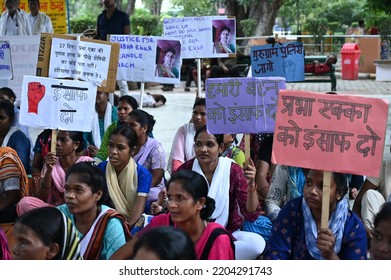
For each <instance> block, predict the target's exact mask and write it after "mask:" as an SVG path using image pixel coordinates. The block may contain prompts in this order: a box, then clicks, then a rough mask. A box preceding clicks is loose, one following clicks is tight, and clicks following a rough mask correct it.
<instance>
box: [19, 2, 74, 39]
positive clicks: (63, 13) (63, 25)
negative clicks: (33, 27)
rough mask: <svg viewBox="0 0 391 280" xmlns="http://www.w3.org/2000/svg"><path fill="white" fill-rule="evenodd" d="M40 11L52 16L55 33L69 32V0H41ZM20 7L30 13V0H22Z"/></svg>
mask: <svg viewBox="0 0 391 280" xmlns="http://www.w3.org/2000/svg"><path fill="white" fill-rule="evenodd" d="M39 4H40V11H41V12H42V13H45V14H46V15H47V16H48V17H50V19H51V21H52V25H53V30H54V34H66V33H68V26H67V0H39ZM20 8H21V9H22V10H24V11H26V12H28V13H30V9H29V6H28V0H20Z"/></svg>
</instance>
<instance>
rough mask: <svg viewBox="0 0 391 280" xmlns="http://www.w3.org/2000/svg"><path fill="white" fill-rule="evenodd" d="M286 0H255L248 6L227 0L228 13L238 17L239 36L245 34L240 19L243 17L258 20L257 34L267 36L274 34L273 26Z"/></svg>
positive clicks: (237, 32) (235, 0)
mask: <svg viewBox="0 0 391 280" xmlns="http://www.w3.org/2000/svg"><path fill="white" fill-rule="evenodd" d="M284 2H285V0H273V1H270V0H254V1H252V3H251V4H250V5H249V6H248V7H247V8H246V7H244V6H243V5H240V4H239V3H238V1H237V0H227V1H226V2H225V5H226V10H227V14H228V15H232V16H235V17H236V25H237V29H236V35H237V37H241V36H243V31H242V27H241V26H240V21H241V20H242V19H250V18H253V19H255V20H257V21H258V25H257V29H256V36H265V35H271V34H273V26H274V22H275V20H276V17H277V13H278V10H279V9H280V8H281V6H282V5H283V4H284Z"/></svg>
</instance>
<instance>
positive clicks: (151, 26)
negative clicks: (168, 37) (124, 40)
mask: <svg viewBox="0 0 391 280" xmlns="http://www.w3.org/2000/svg"><path fill="white" fill-rule="evenodd" d="M130 30H131V33H132V34H133V35H146V36H160V35H162V33H163V24H162V23H161V22H160V18H159V17H158V16H154V15H151V14H150V13H149V11H147V10H143V9H136V10H135V12H134V15H133V16H131V17H130Z"/></svg>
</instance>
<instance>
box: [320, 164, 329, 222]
mask: <svg viewBox="0 0 391 280" xmlns="http://www.w3.org/2000/svg"><path fill="white" fill-rule="evenodd" d="M331 176H332V173H331V172H329V171H324V172H323V188H322V193H323V194H322V216H321V220H320V228H321V229H325V228H328V227H329V215H330V213H329V212H330V186H331Z"/></svg>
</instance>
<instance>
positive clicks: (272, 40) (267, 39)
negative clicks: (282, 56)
mask: <svg viewBox="0 0 391 280" xmlns="http://www.w3.org/2000/svg"><path fill="white" fill-rule="evenodd" d="M266 43H268V44H272V45H274V44H275V43H276V39H275V38H274V37H267V38H266Z"/></svg>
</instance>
